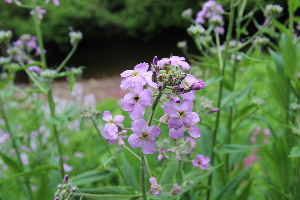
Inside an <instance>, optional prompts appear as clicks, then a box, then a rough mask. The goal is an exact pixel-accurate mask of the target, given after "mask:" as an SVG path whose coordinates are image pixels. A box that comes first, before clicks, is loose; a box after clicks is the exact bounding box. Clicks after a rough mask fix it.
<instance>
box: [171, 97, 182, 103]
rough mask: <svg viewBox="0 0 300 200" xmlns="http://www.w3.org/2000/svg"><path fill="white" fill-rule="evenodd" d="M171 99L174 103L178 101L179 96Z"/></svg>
mask: <svg viewBox="0 0 300 200" xmlns="http://www.w3.org/2000/svg"><path fill="white" fill-rule="evenodd" d="M172 101H173V102H175V103H180V101H181V100H180V98H179V97H172Z"/></svg>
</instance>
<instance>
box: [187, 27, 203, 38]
mask: <svg viewBox="0 0 300 200" xmlns="http://www.w3.org/2000/svg"><path fill="white" fill-rule="evenodd" d="M187 32H188V34H189V35H190V36H192V37H194V36H200V35H201V34H203V33H204V32H205V29H204V28H203V27H202V26H201V25H199V24H197V25H191V26H190V27H189V28H188V29H187Z"/></svg>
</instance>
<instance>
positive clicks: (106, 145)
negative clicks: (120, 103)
mask: <svg viewBox="0 0 300 200" xmlns="http://www.w3.org/2000/svg"><path fill="white" fill-rule="evenodd" d="M91 120H92V122H93V125H94V127H95V129H96V130H97V132H98V134H99V136H100V139H101V142H102V144H104V147H105V149H106V151H107V152H108V153H109V155H110V156H111V157H112V158H113V162H114V164H115V165H116V167H117V168H118V171H119V173H120V175H121V177H122V179H123V181H124V183H126V184H128V182H127V181H126V179H125V177H124V174H123V173H122V170H121V168H120V166H119V165H118V162H117V160H116V158H115V157H114V155H113V153H112V152H111V151H110V149H109V147H108V144H107V141H105V140H104V138H103V136H102V134H101V132H100V130H99V129H98V127H97V124H96V122H95V120H94V119H91Z"/></svg>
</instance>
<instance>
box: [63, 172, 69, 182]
mask: <svg viewBox="0 0 300 200" xmlns="http://www.w3.org/2000/svg"><path fill="white" fill-rule="evenodd" d="M68 180H69V175H68V174H66V175H65V176H64V182H68Z"/></svg>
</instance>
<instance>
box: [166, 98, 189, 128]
mask: <svg viewBox="0 0 300 200" xmlns="http://www.w3.org/2000/svg"><path fill="white" fill-rule="evenodd" d="M163 109H164V110H165V112H166V113H168V114H169V115H170V119H169V121H168V125H169V128H174V129H176V130H177V129H180V128H181V127H183V126H184V127H186V128H187V127H189V126H190V124H191V122H192V120H193V115H192V109H193V103H192V101H190V100H186V99H185V100H183V101H182V103H181V104H177V103H174V102H172V101H169V102H166V103H165V104H163Z"/></svg>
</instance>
